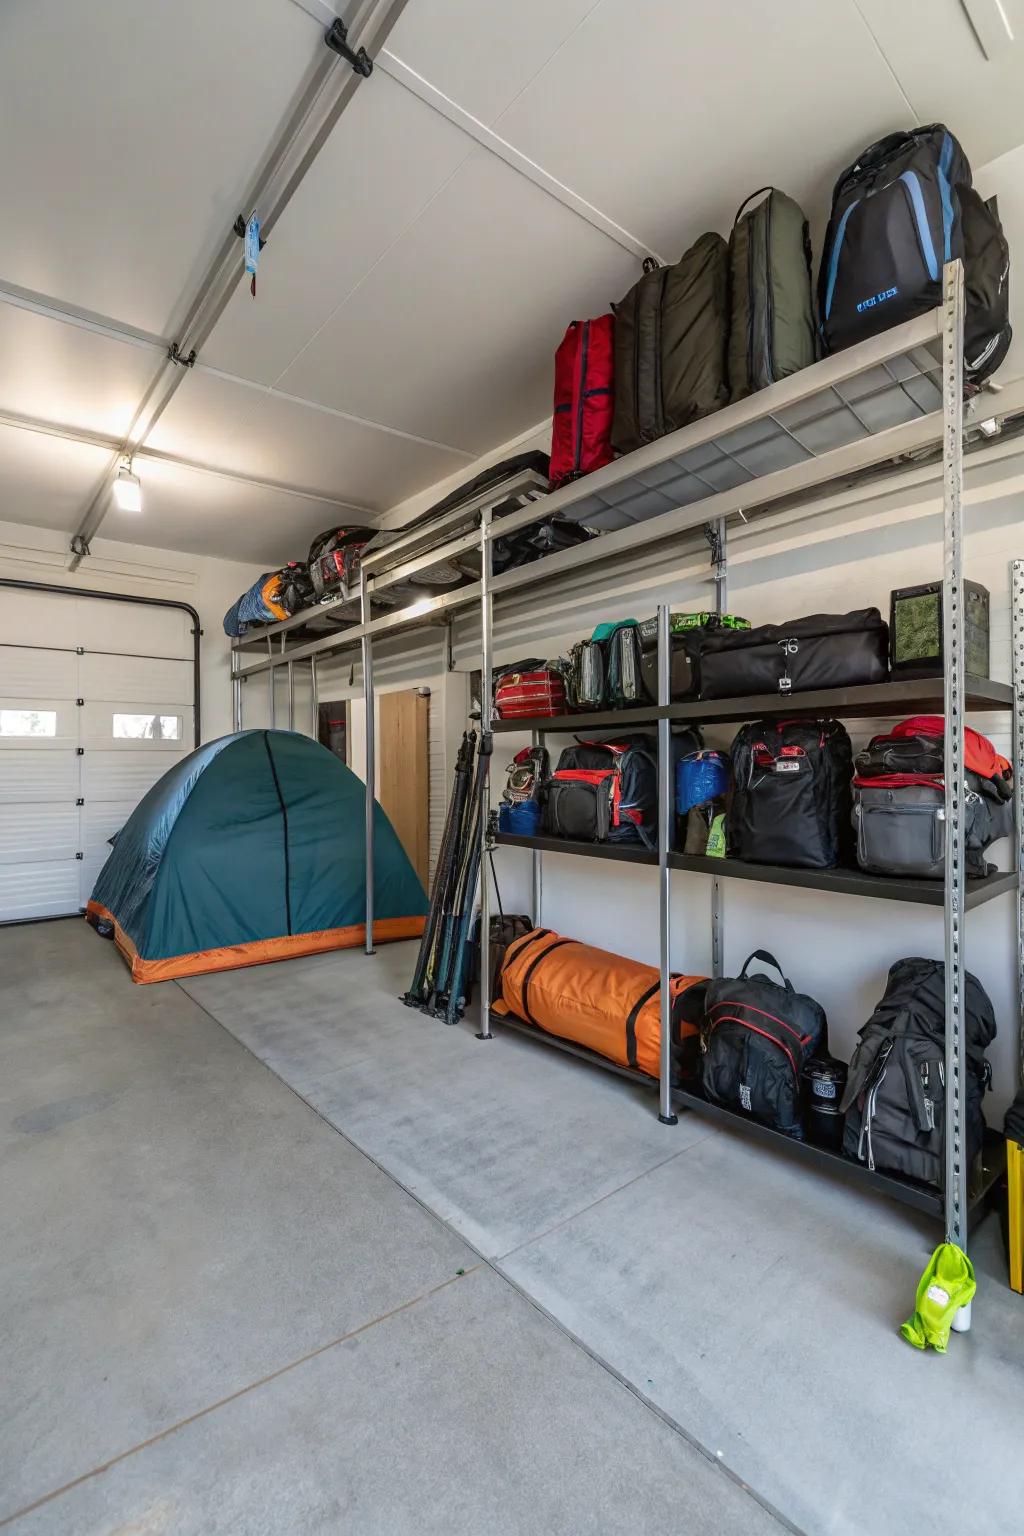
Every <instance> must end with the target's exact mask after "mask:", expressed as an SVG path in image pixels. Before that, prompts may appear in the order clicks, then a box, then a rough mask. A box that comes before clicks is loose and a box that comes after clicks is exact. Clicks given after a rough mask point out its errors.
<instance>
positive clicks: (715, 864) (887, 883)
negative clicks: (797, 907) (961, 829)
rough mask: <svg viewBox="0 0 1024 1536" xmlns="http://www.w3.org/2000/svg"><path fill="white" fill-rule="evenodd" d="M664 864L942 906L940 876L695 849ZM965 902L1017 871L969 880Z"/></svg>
mask: <svg viewBox="0 0 1024 1536" xmlns="http://www.w3.org/2000/svg"><path fill="white" fill-rule="evenodd" d="M668 862H669V867H670V868H672V869H681V870H685V871H688V872H689V873H690V874H695V875H718V876H719V877H720V878H723V879H733V880H760V881H763V882H764V883H765V884H767V885H797V886H803V887H805V888H808V889H810V890H817V891H832V892H834V893H835V894H836V895H840V896H872V897H881V898H882V899H883V900H885V901H914V902H919V903H920V904H922V905H923V906H928V907H941V906H942V902H943V891H944V884H943V882H942V881H941V880H915V879H913V878H908V877H906V876H902V875H869V874H868V873H867V872H866V871H865V870H863V869H790V868H787V867H785V866H783V865H779V864H747V863H744V861H743V860H742V859H708V858H703V857H700V856H698V855H695V854H686V853H670V854H669V856H668ZM965 885H966V896H965V903H966V906H967V907H968V908H971V907H978V906H980V905H981V904H982V902H986V901H991V900H992V898H993V897H994V896H1001V895H1002V894H1003V892H1004V891H1012V890H1014V889H1016V885H1017V876H1016V875H1015V874H1014V873H1013V871H1012V870H997V871H996V873H995V874H994V875H989V876H988V877H987V878H986V879H984V880H968V881H966V883H965Z"/></svg>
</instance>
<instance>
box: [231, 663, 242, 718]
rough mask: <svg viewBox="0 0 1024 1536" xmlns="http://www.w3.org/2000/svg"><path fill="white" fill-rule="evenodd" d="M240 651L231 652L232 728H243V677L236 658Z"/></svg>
mask: <svg viewBox="0 0 1024 1536" xmlns="http://www.w3.org/2000/svg"><path fill="white" fill-rule="evenodd" d="M237 655H238V652H237V651H232V653H231V729H232V730H233V731H240V730H241V729H242V679H241V678H240V677H239V675H238V668H237V665H236V658H237Z"/></svg>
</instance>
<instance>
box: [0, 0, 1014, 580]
mask: <svg viewBox="0 0 1024 1536" xmlns="http://www.w3.org/2000/svg"><path fill="white" fill-rule="evenodd" d="M1003 4H1004V7H1005V8H1006V9H1007V12H1008V14H1009V15H1011V18H1012V19H1013V20H1019V22H1020V27H1019V28H1018V35H1020V33H1021V32H1022V31H1024V14H1021V13H1022V12H1024V0H1003ZM326 15H327V5H326V0H217V4H216V5H210V4H209V3H208V0H176V3H175V5H174V6H161V5H140V4H139V3H138V0H93V3H92V4H91V5H89V6H88V7H82V6H81V4H80V3H79V0H48V3H47V4H46V5H45V6H43V5H39V4H38V0H6V4H5V5H4V6H3V7H0V131H2V132H3V140H4V145H5V152H4V156H3V159H2V160H0V199H2V201H0V206H2V207H3V209H4V238H3V243H2V245H0V284H7V285H18V286H20V287H21V288H22V289H29V290H32V291H33V292H34V293H36V294H38V295H42V296H47V298H48V299H49V301H50V303H51V304H52V305H53V306H54V307H56V308H60V307H67V306H72V307H75V308H77V309H79V310H83V309H84V310H87V311H90V312H92V313H93V314H94V315H96V316H98V317H101V318H102V317H107V318H108V319H109V321H110V322H111V323H112V324H113V325H114V326H115V327H116V326H130V327H135V328H141V329H142V330H144V331H146V332H148V333H151V334H152V336H153V337H154V338H163V339H164V340H165V341H169V340H171V339H173V338H174V328H175V324H176V323H177V321H178V320H180V318H181V316H182V315H183V313H184V312H185V309H186V308H187V304H188V300H189V297H190V295H191V293H192V291H193V290H194V288H195V285H196V283H197V282H198V280H199V277H200V275H201V274H202V272H203V271H204V270H205V268H206V266H207V264H208V262H209V260H210V258H211V255H212V254H213V252H214V251H215V250H216V248H217V246H218V244H219V242H220V241H221V240H222V239H223V236H224V232H225V229H226V228H227V227H228V226H230V224H231V222H232V221H233V219H234V217H235V214H236V213H237V212H239V211H242V210H240V200H241V199H242V197H243V196H244V190H245V188H246V186H247V184H248V183H249V182H250V181H251V180H252V177H253V174H254V171H255V169H256V167H257V166H258V164H259V163H260V160H261V158H262V156H263V154H264V152H265V151H266V149H267V146H268V145H269V143H270V142H271V141H272V139H273V137H274V134H275V132H276V130H277V128H278V127H279V125H280V123H281V122H282V120H283V119H284V117H285V115H286V113H287V111H288V108H289V105H290V104H291V103H292V102H293V100H294V98H295V96H296V93H297V91H298V89H299V87H300V84H301V82H302V80H303V78H304V77H305V76H306V74H307V72H308V71H309V69H310V67H311V65H312V64H313V62H314V61H315V60H316V59H318V58H319V57H320V56H321V54H322V49H323V44H322V42H321V37H322V31H323V25H324V17H325V16H326ZM337 67H338V68H339V69H344V67H345V66H343V65H342V64H341V63H340V62H339V64H338V66H337ZM410 71H411V72H413V73H412V74H410ZM417 77H420V78H419V79H417ZM402 81H404V82H406V83H400V82H402ZM410 86H411V87H412V88H410ZM1022 88H1024V43H1021V44H1018V45H1017V46H1016V47H1012V48H1010V49H1008V50H1007V51H1006V52H1005V53H1004V54H1002V55H1001V56H1000V57H998V58H996V59H994V60H993V61H991V62H989V61H986V60H985V58H984V56H983V54H982V52H981V50H980V48H979V47H978V45H977V42H976V40H975V38H974V35H973V33H972V31H971V29H970V26H969V24H968V23H967V21H966V18H965V15H964V12H963V9H962V7H961V4H960V0H897V3H895V4H894V3H892V0H786V3H785V4H784V5H775V6H766V5H764V4H762V3H760V0H717V3H716V4H715V5H714V6H701V5H696V4H680V3H679V0H596V3H595V0H518V3H517V4H515V5H512V4H509V3H508V0H474V3H473V4H471V5H470V4H467V3H466V0H408V4H407V6H406V9H405V11H404V13H403V14H402V16H401V17H400V19H399V21H398V24H397V26H396V27H395V29H394V30H393V32H392V33H391V35H390V37H389V39H388V41H387V44H386V49H385V52H384V53H383V54H382V55H381V56H379V57H378V59H377V67H376V69H375V71H374V74H373V76H372V77H371V78H370V80H369V81H366V82H364V83H363V84H361V85H360V87H359V89H358V90H357V92H356V93H355V95H354V97H353V99H352V102H351V104H350V105H349V107H348V108H347V109H346V111H345V113H344V114H343V116H342V117H341V119H340V121H339V122H338V124H337V125H336V127H335V128H334V130H333V132H332V134H331V136H330V137H329V139H328V140H327V142H326V144H325V146H324V147H323V149H322V150H321V152H320V154H319V156H318V158H317V160H316V161H315V162H314V164H313V166H312V168H311V169H310V171H309V172H308V174H307V176H306V179H305V181H304V182H303V183H302V185H301V186H300V188H299V190H298V192H297V193H296V195H295V196H294V198H293V199H292V201H291V203H290V204H289V206H288V207H287V209H286V210H285V212H284V214H283V216H282V218H281V219H280V221H279V223H278V224H277V226H276V228H275V229H274V230H273V231H272V233H271V237H270V239H269V241H268V244H267V246H266V249H265V251H264V253H263V258H262V261H261V265H260V271H259V276H258V281H257V296H256V298H255V300H254V299H252V298H251V297H250V295H249V292H248V289H247V287H245V286H244V285H241V284H240V286H239V289H238V292H237V293H236V294H235V296H234V297H233V299H232V300H231V302H230V303H229V305H228V307H227V309H226V311H225V313H224V315H223V317H222V318H221V320H220V321H219V323H218V325H217V327H216V328H215V330H214V331H213V334H212V336H211V337H210V338H209V340H208V341H207V342H206V343H205V345H204V346H203V348H202V351H201V356H200V366H199V367H197V368H196V369H195V370H193V371H192V372H191V373H189V374H188V376H187V377H185V378H184V379H183V381H182V383H181V387H180V388H179V390H178V392H177V394H176V395H175V396H174V398H173V400H172V401H171V404H170V406H169V407H168V409H167V410H166V412H165V413H164V415H163V416H162V417H161V418H160V419H159V421H158V422H157V425H156V427H155V428H154V430H153V431H152V432H151V434H150V435H149V438H148V443H149V445H150V446H151V447H152V448H154V449H157V450H159V451H160V452H161V453H163V454H166V455H171V456H174V457H176V458H179V459H184V460H187V461H189V462H190V463H192V464H194V465H200V466H206V467H208V468H211V469H219V470H225V471H229V472H230V473H231V474H234V475H242V476H248V477H250V478H257V479H260V480H263V481H266V482H273V483H276V484H278V485H280V486H288V487H291V488H293V489H294V490H296V491H300V492H306V493H314V494H315V495H317V496H319V497H327V498H332V499H333V502H334V505H330V504H327V503H325V502H324V501H322V500H312V499H310V498H309V496H308V495H307V496H306V497H302V496H300V495H286V494H284V493H283V492H281V491H275V490H273V489H267V488H262V489H261V488H259V487H255V486H252V485H243V484H242V483H240V482H239V481H238V480H237V479H236V480H231V479H221V478H218V477H215V476H212V475H210V474H201V473H198V472H197V471H195V470H191V469H187V468H181V467H180V466H175V465H171V464H167V463H157V462H156V461H154V460H152V459H148V460H147V459H145V458H144V457H140V459H139V461H138V464H137V468H138V469H139V473H140V475H141V477H142V479H143V481H144V485H145V487H146V510H145V512H144V513H143V514H142V515H141V517H136V518H131V519H126V518H125V517H124V516H116V515H115V514H114V513H108V515H107V517H106V519H105V521H104V523H103V534H104V536H107V537H119V536H120V537H125V538H129V539H131V541H132V542H135V543H151V544H152V545H154V546H164V547H170V548H174V549H180V550H183V551H194V552H196V553H204V554H223V555H225V556H231V557H236V558H242V559H252V560H257V561H261V562H266V563H268V564H270V563H277V562H279V561H281V560H284V559H286V558H288V557H290V556H295V555H301V554H302V553H303V552H304V549H305V546H306V544H307V543H308V540H309V538H310V536H311V535H312V534H313V533H315V532H316V531H317V530H318V529H319V528H321V527H324V526H326V525H327V524H329V523H330V522H331V521H332V518H333V517H337V518H338V519H341V518H344V517H352V516H354V515H356V512H355V509H366V511H368V512H369V513H371V514H372V513H381V512H384V511H386V510H387V509H388V508H390V507H392V506H394V505H395V503H397V502H399V501H402V500H403V499H405V498H406V497H408V496H410V495H412V494H414V493H415V492H417V491H420V490H422V489H423V488H424V487H426V486H429V485H431V484H433V483H434V482H436V481H438V480H441V479H442V478H444V477H446V476H450V475H452V474H453V473H458V472H459V471H460V470H462V469H466V470H467V471H468V469H469V466H470V464H471V461H472V459H473V458H474V457H475V456H477V455H478V454H481V453H484V452H486V451H488V450H490V449H493V448H494V447H496V446H497V445H499V444H501V443H502V442H505V441H507V440H508V439H509V438H512V437H514V436H516V435H517V434H519V433H522V432H524V431H526V430H527V429H528V428H530V427H531V426H533V425H534V424H535V423H536V422H537V421H539V420H541V419H542V418H543V417H544V416H545V415H546V414H547V412H548V410H549V409H550V391H551V359H552V353H553V351H554V348H555V346H556V345H557V343H558V341H559V339H560V337H561V335H562V332H563V331H564V329H565V326H566V325H567V324H568V322H569V320H571V319H573V318H574V317H577V316H581V315H585V314H593V313H599V312H601V311H602V310H604V309H605V308H607V306H608V304H609V302H610V301H612V300H614V299H617V298H619V297H620V296H621V294H622V293H623V292H624V291H625V289H626V288H627V287H628V286H629V285H630V284H631V283H632V282H633V281H634V280H635V277H636V276H637V274H638V270H639V263H638V260H637V256H636V250H637V248H638V247H645V248H649V249H653V250H656V251H657V252H658V253H659V254H660V255H662V256H664V257H666V258H668V259H673V258H675V257H676V256H678V255H679V254H680V252H681V251H682V249H683V248H685V246H686V245H687V244H689V243H690V242H691V241H692V240H693V239H694V238H695V237H696V236H697V235H698V234H700V233H701V232H702V231H703V230H704V229H706V228H717V229H719V230H722V231H723V232H727V231H728V228H729V225H730V223H731V220H732V217H733V214H734V212H735V209H736V207H737V205H738V204H739V203H740V201H741V200H742V198H743V197H744V196H745V195H746V194H747V193H748V192H750V191H751V190H752V189H753V188H755V187H758V186H760V185H762V184H764V183H766V182H772V183H774V184H777V185H781V186H783V187H785V188H786V190H787V191H789V192H790V193H791V194H793V195H794V196H796V197H797V198H798V199H799V200H800V201H801V202H802V203H803V205H804V207H805V209H806V211H807V213H808V214H809V215H810V217H811V219H812V224H813V225H814V227H815V228H817V229H820V227H821V224H822V222H823V219H824V216H825V214H826V212H827V202H828V194H829V190H830V187H831V184H832V181H833V179H834V177H835V175H836V173H837V172H838V171H839V170H840V169H841V168H842V167H843V166H844V165H845V164H846V163H848V161H849V160H850V158H851V157H852V156H853V155H855V154H856V152H857V151H858V150H859V149H860V148H862V147H863V146H864V145H865V144H866V143H868V142H869V141H870V140H871V139H873V138H876V137H878V136H879V135H880V134H882V133H884V132H888V131H891V130H893V129H895V128H899V127H903V126H906V125H909V124H912V123H914V122H915V121H916V122H927V121H930V120H933V119H935V118H941V119H944V120H945V121H947V122H948V123H949V125H950V126H951V127H952V128H953V130H954V131H955V132H956V133H957V134H958V136H959V137H960V138H961V140H962V142H963V144H964V147H965V149H966V150H967V153H968V155H969V156H970V157H971V158H972V160H973V161H974V164H975V165H976V166H980V165H982V164H983V163H985V162H987V161H989V160H991V159H992V158H994V157H995V156H996V155H998V154H1001V153H1003V152H1004V151H1006V150H1008V149H1010V148H1012V147H1014V146H1015V145H1016V144H1017V143H1019V142H1020V141H1022V140H1024V116H1022V114H1021V110H1020V102H1021V100H1022V99H1024V90H1022ZM423 97H426V98H428V100H429V102H432V103H433V104H428V100H424V99H422V98H423ZM467 114H469V119H476V122H475V123H474V122H472V121H470V120H469V119H467ZM451 119H454V121H453V120H451ZM495 136H497V137H495ZM481 138H482V139H483V140H484V144H483V145H482V144H481V142H480V140H481ZM487 144H489V145H490V147H489V148H488V147H486V145H487ZM495 151H496V152H495ZM517 155H518V156H520V157H522V156H525V157H527V159H528V160H529V161H532V162H534V166H533V167H529V166H528V167H527V170H528V171H529V173H530V174H529V175H524V174H522V173H521V170H520V169H516V168H514V167H513V166H512V165H510V164H509V163H507V161H508V159H509V158H512V159H513V160H514V159H515V158H516V156H517ZM538 168H539V169H538ZM545 176H546V177H547V178H548V186H549V187H550V186H551V181H550V178H555V179H556V180H557V182H560V183H563V184H564V186H565V187H566V188H568V189H569V190H570V192H571V193H572V194H575V196H576V197H577V198H582V199H584V200H586V201H587V202H589V203H590V204H592V205H594V208H595V209H596V210H599V212H598V214H597V215H595V216H594V217H595V219H596V222H597V223H598V224H600V223H601V222H602V216H603V219H604V221H606V222H607V221H612V222H613V223H614V224H616V225H618V226H620V227H621V229H622V230H623V231H624V232H625V233H624V234H623V235H622V236H621V238H620V239H616V238H612V237H611V236H610V235H609V234H608V233H606V232H602V229H600V228H598V227H595V221H594V219H591V220H590V221H588V219H587V218H586V217H584V216H581V214H580V212H578V211H572V210H571V209H570V208H568V207H566V206H565V205H564V202H563V201H560V200H559V197H558V196H555V195H552V192H551V191H550V190H544V189H543V187H542V186H539V185H537V184H536V183H537V181H538V180H540V181H541V182H543V181H544V179H545ZM557 190H558V189H557V187H556V188H555V191H556V192H557ZM1003 200H1005V199H1004V197H1003V194H1001V201H1003ZM245 211H247V210H245ZM2 296H3V295H2V292H0V298H2ZM159 361H160V356H159V349H158V348H157V347H156V346H154V347H152V348H146V347H138V346H129V345H126V344H124V343H122V342H119V341H116V340H111V339H109V338H107V337H105V336H103V335H99V334H97V333H96V332H95V331H94V330H83V329H81V328H77V327H73V326H71V325H67V324H65V323H63V322H61V321H60V320H58V319H54V318H43V317H42V316H40V315H38V314H34V313H27V312H26V311H25V310H24V309H15V308H12V307H10V306H9V305H8V304H4V303H0V415H2V414H5V413H6V415H7V417H8V419H10V416H11V414H15V415H22V416H29V417H34V418H43V419H46V420H48V421H50V422H52V423H55V424H59V425H60V426H61V427H64V428H71V429H77V430H80V431H82V432H84V433H86V434H97V433H99V434H103V435H105V436H106V435H110V436H117V435H119V434H121V433H123V432H124V431H125V430H126V429H127V425H128V423H129V422H130V420H131V418H132V416H133V414H134V412H135V410H136V408H137V406H138V405H139V402H140V400H141V398H142V395H143V393H144V392H145V389H146V387H147V383H148V381H149V380H150V379H151V377H152V376H153V372H154V369H155V367H156V366H157V364H158V363H159ZM211 370H216V371H211ZM109 457H110V455H109V450H105V449H103V448H99V447H95V446H81V445H76V444H71V443H67V442H65V441H64V440H63V439H61V438H53V437H42V436H39V435H38V434H34V433H29V432H21V431H17V430H14V429H12V428H10V427H4V428H2V429H0V497H2V501H0V516H4V517H7V518H8V519H11V520H16V521H24V522H33V523H37V524H39V525H40V526H47V527H56V528H61V529H64V530H66V531H68V532H69V533H70V532H71V531H73V530H74V528H75V527H76V526H77V523H78V521H79V519H80V517H81V515H82V513H83V512H84V510H85V507H86V506H87V505H88V502H89V500H90V498H91V496H92V494H93V493H94V491H95V488H96V485H97V484H98V482H99V479H100V477H101V475H102V472H103V468H104V466H105V465H106V464H107V463H108V462H109Z"/></svg>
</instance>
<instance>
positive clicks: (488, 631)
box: [470, 507, 494, 1040]
mask: <svg viewBox="0 0 1024 1536" xmlns="http://www.w3.org/2000/svg"><path fill="white" fill-rule="evenodd" d="M492 573H493V568H492V550H491V508H490V507H485V508H484V509H483V510H482V511H481V514H480V762H479V772H480V773H482V774H483V793H482V796H481V801H480V826H479V828H478V831H477V835H478V837H479V839H480V1029H479V1032H478V1034H477V1039H478V1040H490V1038H491V890H490V886H489V885H488V883H487V838H488V823H489V821H490V819H491V753H492V751H493V748H494V735H493V733H492V731H491V720H492V717H493V713H494V693H493V686H492V684H493V678H492V672H493V666H494V663H493V659H492V652H493V634H492V629H493V622H494V596H493V593H492V592H491V577H492ZM472 895H473V893H472V892H470V899H472Z"/></svg>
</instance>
